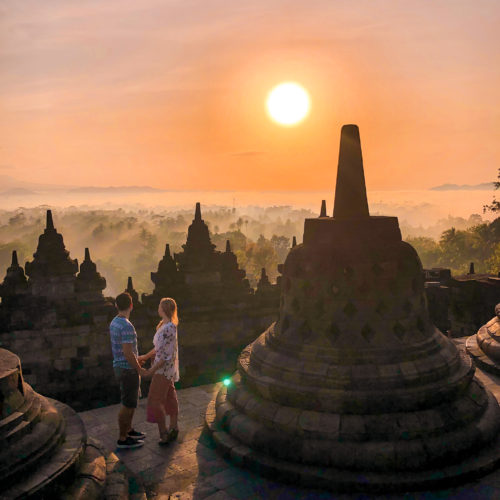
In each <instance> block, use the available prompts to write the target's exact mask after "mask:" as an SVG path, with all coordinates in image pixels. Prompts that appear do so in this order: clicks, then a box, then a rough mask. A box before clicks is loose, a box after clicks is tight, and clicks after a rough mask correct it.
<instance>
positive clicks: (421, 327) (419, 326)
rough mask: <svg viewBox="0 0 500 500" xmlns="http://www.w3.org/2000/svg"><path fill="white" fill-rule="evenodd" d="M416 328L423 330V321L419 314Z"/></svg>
mask: <svg viewBox="0 0 500 500" xmlns="http://www.w3.org/2000/svg"><path fill="white" fill-rule="evenodd" d="M417 329H418V330H419V331H420V332H422V333H424V332H425V323H424V320H423V319H422V318H421V317H420V316H419V317H418V318H417Z"/></svg>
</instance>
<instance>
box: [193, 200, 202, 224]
mask: <svg viewBox="0 0 500 500" xmlns="http://www.w3.org/2000/svg"><path fill="white" fill-rule="evenodd" d="M194 220H196V221H200V220H201V205H200V202H199V201H198V202H196V210H195V212H194Z"/></svg>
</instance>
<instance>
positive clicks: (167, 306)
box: [156, 297, 179, 330]
mask: <svg viewBox="0 0 500 500" xmlns="http://www.w3.org/2000/svg"><path fill="white" fill-rule="evenodd" d="M160 307H161V309H162V311H163V312H164V313H165V314H166V316H167V318H168V319H169V320H170V321H171V322H172V323H173V324H174V325H178V324H179V318H178V317H177V303H176V302H175V300H174V299H171V298H170V297H164V298H163V299H161V300H160ZM163 321H164V320H163V318H162V320H161V321H160V322H159V323H158V325H156V329H157V330H158V328H160V326H161V325H163Z"/></svg>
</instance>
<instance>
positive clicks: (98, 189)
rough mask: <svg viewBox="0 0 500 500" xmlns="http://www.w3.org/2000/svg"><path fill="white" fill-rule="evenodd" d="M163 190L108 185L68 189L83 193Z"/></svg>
mask: <svg viewBox="0 0 500 500" xmlns="http://www.w3.org/2000/svg"><path fill="white" fill-rule="evenodd" d="M163 191H165V190H164V189H157V188H153V187H151V186H108V187H95V186H83V187H79V188H74V189H70V192H71V193H85V194H91V193H96V194H101V193H109V194H130V193H134V194H135V193H160V192H163Z"/></svg>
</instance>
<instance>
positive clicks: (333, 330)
mask: <svg viewBox="0 0 500 500" xmlns="http://www.w3.org/2000/svg"><path fill="white" fill-rule="evenodd" d="M328 332H329V333H330V340H333V341H335V340H337V337H338V336H339V335H340V329H339V327H338V326H337V324H336V323H332V324H331V325H330V328H329V329H328Z"/></svg>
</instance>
